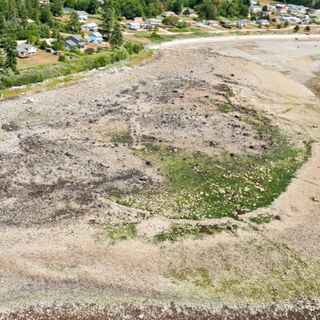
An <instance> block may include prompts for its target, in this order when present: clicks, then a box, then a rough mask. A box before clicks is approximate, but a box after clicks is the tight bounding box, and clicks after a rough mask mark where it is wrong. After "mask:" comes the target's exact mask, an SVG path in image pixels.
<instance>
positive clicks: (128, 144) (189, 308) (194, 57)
mask: <svg viewBox="0 0 320 320" xmlns="http://www.w3.org/2000/svg"><path fill="white" fill-rule="evenodd" d="M315 45H316V42H314V43H312V41H299V42H296V40H286V41H278V42H277V41H275V40H273V42H271V41H268V40H265V41H264V42H263V41H262V42H259V41H258V40H250V41H248V42H247V45H246V46H244V43H243V42H241V43H237V42H235V43H222V42H221V43H215V42H213V43H212V44H210V43H208V42H206V43H204V44H202V45H199V44H198V43H197V44H193V43H192V42H189V43H188V44H184V45H180V44H177V43H172V44H171V47H168V48H160V49H159V51H158V52H157V54H156V57H155V58H154V59H153V60H152V61H150V62H148V63H145V64H144V65H142V66H137V67H133V68H128V67H124V68H121V69H118V70H112V71H109V72H107V73H106V72H102V71H101V72H97V73H96V74H95V75H94V76H93V77H91V78H90V79H86V80H83V81H80V82H78V83H75V84H72V85H68V86H60V87H58V88H56V89H52V90H47V91H43V92H39V93H35V94H30V95H23V96H20V97H19V98H16V99H12V100H8V101H4V102H2V103H1V105H0V128H1V129H0V139H1V140H0V177H1V185H0V229H1V235H0V250H1V256H0V283H1V286H0V309H1V310H2V311H3V312H5V311H7V312H9V311H10V310H20V311H13V313H10V312H9V313H3V315H2V318H3V319H27V318H28V319H31V318H34V319H53V318H55V319H100V318H103V317H105V318H108V319H119V318H124V317H125V316H126V317H127V318H128V319H137V318H140V319H143V318H145V319H154V318H157V319H162V318H163V319H170V317H171V318H172V319H180V318H181V319H209V318H210V319H222V318H223V319H228V317H229V318H230V319H258V318H261V317H265V318H266V319H279V318H281V319H285V317H287V319H308V318H311V317H312V316H313V317H317V316H318V310H319V309H318V302H317V299H318V298H319V296H320V292H319V287H320V286H319V279H320V277H319V276H320V259H319V258H320V248H319V245H318V243H319V234H320V233H319V231H320V227H319V224H318V223H317V221H318V218H319V213H320V200H319V199H320V188H319V181H320V166H319V156H320V146H319V143H318V139H319V137H320V127H319V116H320V113H319V101H318V99H317V98H316V97H315V95H314V94H313V93H312V92H311V91H310V90H309V89H308V88H307V87H305V85H304V84H305V83H306V82H307V81H308V80H309V79H310V77H312V76H313V72H316V71H317V70H316V68H317V63H316V61H317V60H316V59H315V58H314V59H313V60H309V59H308V58H307V57H308V56H310V55H312V56H315V55H316V54H317V49H316V47H315ZM304 46H305V47H306V49H305V52H304V53H302V51H303V47H304ZM288 51H290V61H287V60H286V57H287V52H288ZM275 53H277V54H275ZM302 56H303V57H305V58H304V60H303V61H304V62H303V63H301V67H299V66H298V61H301V57H302ZM252 60H254V61H252ZM294 61H296V64H294ZM312 61H314V62H312ZM306 64H308V66H309V68H308V69H307V70H306V72H305V73H303V70H304V68H305V66H306ZM292 65H294V66H295V68H292ZM286 70H290V73H289V74H288V73H287V72H286ZM225 104H231V105H233V106H239V107H241V108H250V109H254V110H257V111H259V112H260V111H261V112H263V113H264V114H266V116H267V117H268V118H269V119H271V120H272V123H273V124H274V125H277V126H279V127H280V128H281V129H282V130H283V131H284V132H286V133H287V134H288V135H289V136H290V137H291V139H292V141H293V142H294V143H296V144H297V145H304V143H305V142H306V141H308V140H310V139H313V140H314V141H315V142H314V143H313V147H312V156H311V158H310V159H309V160H308V162H307V163H306V164H305V165H304V166H303V167H302V168H301V169H300V170H299V172H297V174H296V178H295V179H293V181H292V183H291V184H290V185H289V187H288V189H287V191H286V192H285V193H283V194H282V195H281V196H280V197H279V198H278V199H277V200H276V201H274V203H273V204H272V205H271V206H270V207H269V208H263V209H259V210H257V211H256V212H252V213H248V214H246V215H245V217H243V218H242V217H241V219H240V220H239V221H236V222H235V221H233V222H232V223H236V224H237V225H238V229H237V232H236V233H232V234H231V233H228V232H222V233H219V234H217V235H210V236H206V237H204V238H201V239H196V240H195V239H193V238H192V237H187V238H184V239H182V240H179V241H177V242H165V243H162V244H156V243H154V242H151V241H149V239H148V236H149V235H153V234H154V233H155V232H158V230H159V229H160V230H161V229H166V228H168V226H169V225H170V221H169V220H168V219H167V218H166V217H165V216H154V217H152V218H151V217H148V216H146V212H144V210H142V209H139V208H136V209H134V208H130V207H127V206H123V205H121V204H119V203H116V202H114V201H113V200H112V196H114V195H117V194H126V193H132V192H133V193H134V192H137V191H139V190H143V189H144V188H146V187H154V188H157V187H159V186H161V185H162V184H163V183H164V181H163V176H162V175H161V172H160V171H159V167H158V165H157V164H156V163H153V162H150V161H149V160H148V159H147V158H146V157H144V156H143V153H141V152H140V151H141V150H142V149H143V148H144V147H145V145H146V144H148V143H155V142H156V143H158V144H161V145H163V146H164V147H170V148H173V149H177V150H186V151H188V152H190V153H197V152H198V153H204V154H206V155H208V156H210V157H220V156H221V155H223V154H224V153H228V154H234V155H236V156H239V157H240V156H259V155H262V154H263V152H264V150H265V149H266V148H268V143H269V141H266V140H265V139H263V138H262V137H261V136H259V134H258V132H257V128H256V127H254V126H252V125H250V124H249V123H248V122H247V121H245V119H244V116H243V114H242V113H241V112H238V111H235V112H231V113H229V112H221V110H220V111H219V108H221V105H225ZM260 214H273V215H274V216H279V217H280V220H279V219H277V220H274V221H272V222H270V223H268V224H263V225H261V226H260V225H252V223H251V222H250V217H256V216H257V215H260ZM229 219H230V218H225V219H222V220H221V222H220V223H227V222H228V221H229ZM123 222H126V223H131V222H134V223H137V236H136V237H133V238H130V237H129V238H126V239H124V240H123V241H110V239H108V238H107V237H106V229H105V228H104V227H105V226H109V225H121V224H122V223H123ZM212 222H213V221H211V220H210V221H200V222H199V223H203V224H208V223H212ZM181 223H183V222H181ZM214 223H216V221H214ZM308 299H315V300H314V301H313V300H310V301H312V302H310V301H309V302H306V300H308ZM296 301H305V302H300V303H298V302H297V303H296ZM171 302H174V304H175V305H176V307H172V306H171V307H170V303H171ZM66 303H71V304H72V306H65V307H61V305H64V304H66ZM73 303H74V304H73ZM76 303H80V304H84V306H82V307H76V305H75V304H76ZM86 303H89V304H94V305H90V306H89V305H86ZM123 303H127V304H126V305H123ZM162 303H163V304H164V306H166V307H160V306H159V305H161V304H162ZM52 304H57V305H59V306H60V307H58V306H57V307H55V306H52V307H49V308H47V307H46V306H48V305H52ZM261 304H264V305H268V306H267V307H265V309H261ZM275 304H276V305H275ZM30 305H31V307H29V306H30ZM35 305H40V306H39V307H33V306H35ZM111 305H112V306H111ZM141 305H142V307H141ZM150 305H152V306H154V307H150ZM225 305H227V306H228V307H230V308H232V310H229V309H228V310H226V309H225V310H224V311H223V309H221V308H222V307H223V306H225ZM248 305H249V306H250V308H251V307H252V308H253V307H255V308H257V307H259V306H260V310H261V311H259V312H261V313H257V312H258V311H254V312H253V311H250V310H251V309H250V310H248V309H246V306H248ZM104 306H106V307H104ZM61 308H62V309H61ZM77 308H78V309H77ZM239 308H240V309H239ZM277 308H278V309H279V310H278V309H277ZM276 309H277V310H276ZM221 310H222V311H221ZM241 310H242V311H241ZM271 310H272V311H271ZM274 310H276V312H275V313H274V312H273V311H274ZM290 310H291V311H290ZM91 311H92V312H91ZM86 312H88V315H87V314H86ZM223 312H227V313H228V312H229V314H228V315H226V314H225V313H223ZM252 312H253V313H252ZM30 315H31V316H30ZM0 317H1V316H0Z"/></svg>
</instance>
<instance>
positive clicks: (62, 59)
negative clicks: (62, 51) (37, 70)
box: [58, 55, 67, 62]
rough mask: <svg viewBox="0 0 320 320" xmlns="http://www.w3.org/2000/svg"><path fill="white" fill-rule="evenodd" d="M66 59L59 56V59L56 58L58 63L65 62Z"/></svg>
mask: <svg viewBox="0 0 320 320" xmlns="http://www.w3.org/2000/svg"><path fill="white" fill-rule="evenodd" d="M66 60H67V59H66V56H65V55H61V56H59V58H58V61H60V62H65V61H66Z"/></svg>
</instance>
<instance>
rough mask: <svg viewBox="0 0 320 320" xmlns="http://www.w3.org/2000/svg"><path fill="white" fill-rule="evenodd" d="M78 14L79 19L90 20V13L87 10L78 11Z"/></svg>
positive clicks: (81, 20) (82, 20)
mask: <svg viewBox="0 0 320 320" xmlns="http://www.w3.org/2000/svg"><path fill="white" fill-rule="evenodd" d="M76 14H77V15H78V19H79V21H80V22H85V21H87V20H88V13H87V12H85V11H76Z"/></svg>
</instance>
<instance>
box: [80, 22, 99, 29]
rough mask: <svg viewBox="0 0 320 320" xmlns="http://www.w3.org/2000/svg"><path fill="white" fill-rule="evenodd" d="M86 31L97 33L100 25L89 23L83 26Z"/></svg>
mask: <svg viewBox="0 0 320 320" xmlns="http://www.w3.org/2000/svg"><path fill="white" fill-rule="evenodd" d="M81 29H82V30H84V31H97V30H98V25H97V24H96V23H95V22H91V23H87V24H84V25H82V26H81Z"/></svg>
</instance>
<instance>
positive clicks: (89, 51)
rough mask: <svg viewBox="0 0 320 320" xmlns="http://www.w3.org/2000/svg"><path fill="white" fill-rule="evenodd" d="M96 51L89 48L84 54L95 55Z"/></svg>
mask: <svg viewBox="0 0 320 320" xmlns="http://www.w3.org/2000/svg"><path fill="white" fill-rule="evenodd" d="M94 51H95V50H94V48H91V47H89V48H86V49H85V50H84V53H85V54H94Z"/></svg>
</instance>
